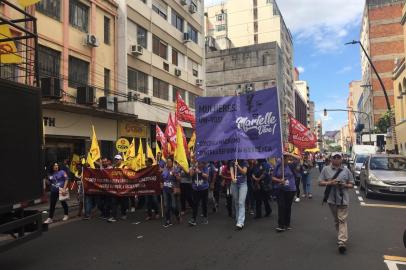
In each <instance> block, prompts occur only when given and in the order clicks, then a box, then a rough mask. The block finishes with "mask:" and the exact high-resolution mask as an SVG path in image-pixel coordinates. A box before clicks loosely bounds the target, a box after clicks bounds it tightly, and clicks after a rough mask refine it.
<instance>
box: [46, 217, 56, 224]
mask: <svg viewBox="0 0 406 270" xmlns="http://www.w3.org/2000/svg"><path fill="white" fill-rule="evenodd" d="M52 222H54V221H53V220H52V218H47V220H45V221H44V224H51V223H52Z"/></svg>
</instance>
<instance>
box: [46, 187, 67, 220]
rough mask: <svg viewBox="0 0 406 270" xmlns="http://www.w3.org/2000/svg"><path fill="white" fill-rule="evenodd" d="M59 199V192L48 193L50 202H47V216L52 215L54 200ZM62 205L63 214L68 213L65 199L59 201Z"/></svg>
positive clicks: (51, 216) (50, 216)
mask: <svg viewBox="0 0 406 270" xmlns="http://www.w3.org/2000/svg"><path fill="white" fill-rule="evenodd" d="M58 200H59V192H53V191H51V194H50V204H49V218H53V217H54V213H55V206H56V202H57V201H58ZM61 204H62V207H63V213H64V215H66V216H67V215H68V210H69V209H68V204H67V203H66V202H65V201H61Z"/></svg>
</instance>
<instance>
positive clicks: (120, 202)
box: [108, 196, 130, 218]
mask: <svg viewBox="0 0 406 270" xmlns="http://www.w3.org/2000/svg"><path fill="white" fill-rule="evenodd" d="M129 202H130V200H129V198H128V197H118V196H113V197H112V198H111V203H110V207H109V209H108V212H109V213H110V214H111V217H113V218H117V211H118V207H119V206H120V213H121V215H122V216H125V215H126V214H127V210H128V207H129Z"/></svg>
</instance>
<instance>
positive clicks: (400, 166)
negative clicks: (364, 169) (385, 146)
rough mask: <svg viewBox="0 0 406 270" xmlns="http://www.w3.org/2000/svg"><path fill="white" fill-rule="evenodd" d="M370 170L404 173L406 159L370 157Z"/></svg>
mask: <svg viewBox="0 0 406 270" xmlns="http://www.w3.org/2000/svg"><path fill="white" fill-rule="evenodd" d="M370 168H371V170H389V171H406V157H372V158H371V163H370Z"/></svg>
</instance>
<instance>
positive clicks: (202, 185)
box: [189, 162, 209, 226]
mask: <svg viewBox="0 0 406 270" xmlns="http://www.w3.org/2000/svg"><path fill="white" fill-rule="evenodd" d="M189 172H190V176H191V177H192V189H193V191H192V194H193V195H192V196H193V215H192V219H191V220H190V221H189V225H191V226H196V225H197V223H196V217H197V211H198V208H199V204H200V202H202V212H203V222H202V223H203V224H208V223H209V222H208V219H207V203H208V199H209V168H208V167H207V166H206V164H205V163H203V162H197V163H194V165H193V166H192V167H191V168H190V171H189Z"/></svg>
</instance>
